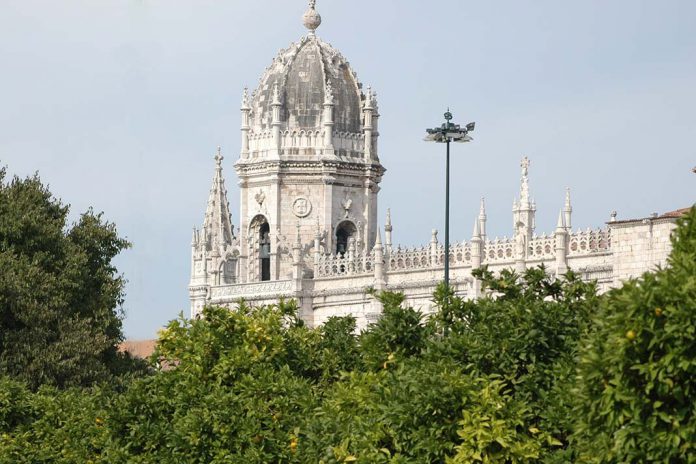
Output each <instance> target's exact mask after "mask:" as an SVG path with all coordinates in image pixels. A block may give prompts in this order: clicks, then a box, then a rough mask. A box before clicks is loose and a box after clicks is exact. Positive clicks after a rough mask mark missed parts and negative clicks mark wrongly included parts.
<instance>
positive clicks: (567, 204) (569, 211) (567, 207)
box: [563, 187, 573, 230]
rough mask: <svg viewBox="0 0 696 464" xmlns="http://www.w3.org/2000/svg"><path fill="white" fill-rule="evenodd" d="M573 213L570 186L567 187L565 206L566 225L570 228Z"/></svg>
mask: <svg viewBox="0 0 696 464" xmlns="http://www.w3.org/2000/svg"><path fill="white" fill-rule="evenodd" d="M572 213H573V207H572V206H570V188H568V187H566V194H565V205H564V206H563V214H564V216H565V226H566V228H567V229H568V230H570V229H571V228H572V226H571V224H570V216H571V214H572Z"/></svg>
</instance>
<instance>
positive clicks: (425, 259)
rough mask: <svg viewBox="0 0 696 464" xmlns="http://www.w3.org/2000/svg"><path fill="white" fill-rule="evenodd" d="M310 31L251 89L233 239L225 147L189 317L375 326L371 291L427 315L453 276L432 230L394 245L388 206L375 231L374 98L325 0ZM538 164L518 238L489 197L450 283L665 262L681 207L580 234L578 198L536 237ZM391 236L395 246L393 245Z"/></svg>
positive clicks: (475, 290)
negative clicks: (417, 243)
mask: <svg viewBox="0 0 696 464" xmlns="http://www.w3.org/2000/svg"><path fill="white" fill-rule="evenodd" d="M304 20H305V21H304V22H305V25H306V26H307V28H308V29H309V30H310V32H309V34H308V35H306V36H305V37H303V38H302V39H301V40H300V41H299V42H297V43H294V44H292V45H291V46H290V47H289V48H287V49H285V50H281V52H280V53H279V55H278V56H277V57H276V58H275V59H274V60H273V63H272V64H271V66H270V67H269V68H267V70H266V72H265V73H264V75H263V76H262V78H261V80H260V83H259V86H258V88H257V89H256V91H254V92H253V93H252V95H249V94H248V93H247V91H246V90H245V91H244V95H243V99H242V106H241V113H242V127H241V133H242V140H241V150H240V157H239V159H238V161H237V162H236V163H235V165H234V167H235V169H236V172H237V176H238V178H239V185H240V199H239V200H240V218H239V224H240V227H239V229H238V232H237V233H236V234H235V229H234V226H233V222H232V218H231V215H230V209H229V205H228V203H227V192H226V189H225V183H224V179H223V175H222V160H223V158H222V155H221V154H220V153H219V152H218V154H217V155H216V168H215V176H214V179H213V186H212V188H211V192H210V197H209V199H208V205H207V209H206V213H205V220H204V224H203V228H202V229H201V230H198V229H194V232H193V239H192V257H191V282H190V286H189V291H190V299H191V315H192V317H194V316H196V315H197V314H198V313H199V312H200V311H201V309H202V308H203V306H204V305H207V304H215V305H224V306H229V307H234V306H235V305H236V304H237V302H238V301H239V300H240V299H244V300H247V301H249V302H251V303H253V304H263V303H273V302H276V301H277V300H278V299H279V298H295V299H297V301H298V303H299V306H300V308H301V316H302V318H303V319H304V320H305V321H306V322H307V323H308V324H309V325H312V326H314V325H320V324H322V323H323V322H324V321H326V319H327V318H329V317H331V316H335V315H347V314H352V315H354V316H355V317H356V318H357V320H358V325H359V327H363V326H364V325H366V324H367V323H369V322H370V321H372V320H374V319H376V318H377V317H378V316H379V314H380V307H379V304H378V303H377V302H376V301H375V299H374V298H373V297H371V296H370V295H369V294H368V293H367V290H368V289H370V288H374V289H377V290H383V289H388V290H396V291H401V292H403V293H404V294H405V296H406V299H407V303H408V304H411V305H413V306H415V307H418V308H420V309H421V310H423V311H424V312H426V313H427V312H429V311H431V310H432V308H431V305H432V302H431V299H432V293H433V291H434V289H435V287H436V285H437V284H438V283H439V282H440V281H441V280H442V276H443V268H444V259H445V258H444V246H443V245H442V244H441V243H440V242H439V240H438V238H437V231H433V232H432V237H431V241H430V243H429V244H428V245H426V246H424V247H418V248H402V247H400V246H393V244H392V240H391V233H392V227H393V226H392V222H391V217H390V215H389V213H387V218H386V221H385V227H384V236H382V232H380V231H379V229H378V226H377V198H378V193H379V189H380V187H379V183H380V182H381V180H382V176H383V175H384V173H385V171H386V170H385V169H384V167H383V166H382V165H381V163H380V160H379V156H378V137H379V131H378V121H379V110H378V104H377V99H376V94H375V93H374V92H372V90H371V89H369V88H368V89H367V91H365V92H364V91H363V90H362V85H361V84H360V83H359V82H358V79H357V76H356V74H355V72H354V71H353V70H352V69H351V68H350V65H349V64H348V62H347V61H346V60H345V59H344V58H343V56H342V55H341V54H340V53H339V52H338V51H336V50H335V49H334V48H333V47H331V46H330V45H328V44H326V43H325V42H323V41H322V40H321V39H319V38H318V37H317V36H316V34H315V29H316V28H317V27H318V26H319V24H320V23H321V17H320V16H319V15H318V13H316V10H315V8H314V2H310V9H309V11H308V12H307V13H306V14H305V16H304ZM529 164H530V163H529V160H527V158H526V157H525V158H524V159H523V160H522V163H521V178H520V184H521V187H520V196H519V198H518V199H516V200H515V202H514V204H513V211H512V213H513V225H514V231H513V238H511V239H502V240H500V239H494V240H491V239H489V238H488V237H487V236H486V213H485V205H484V202H483V200H482V201H481V208H480V212H479V215H478V217H477V218H476V219H475V221H474V231H473V234H472V238H471V240H470V241H468V242H464V243H455V244H452V245H451V247H450V254H449V260H450V284H451V286H452V288H453V289H454V290H455V292H456V293H457V294H458V295H462V296H464V297H469V298H476V297H477V296H479V295H480V283H479V282H477V281H476V280H475V279H474V278H473V277H472V274H471V271H472V270H473V269H476V268H478V267H480V266H482V265H487V266H488V267H489V269H490V270H492V271H500V270H502V269H504V268H512V269H515V270H517V271H518V272H522V271H524V269H526V268H528V267H532V266H538V265H540V264H544V265H545V266H546V267H547V269H548V270H549V272H551V273H554V274H563V273H565V272H566V271H567V270H568V269H572V270H574V271H576V272H579V273H580V274H581V275H582V277H583V278H584V279H587V280H596V281H597V282H598V285H599V288H600V290H602V291H603V290H606V289H608V288H609V287H611V286H615V285H618V284H619V283H620V282H621V281H622V280H625V279H627V278H630V277H636V276H638V275H639V274H641V273H642V272H645V271H647V270H650V269H652V268H654V267H655V266H656V265H659V264H664V262H665V260H666V257H667V255H668V254H669V250H670V240H669V236H670V232H671V230H672V229H673V228H674V227H675V222H676V217H677V216H678V215H677V214H670V215H665V216H660V217H651V218H647V219H641V220H631V221H615V220H614V221H612V222H609V223H608V225H607V226H606V227H604V228H601V229H596V230H590V229H588V230H585V231H577V232H573V231H572V230H571V219H572V207H571V202H570V193H569V192H566V199H565V203H564V206H563V208H562V209H561V211H560V212H559V218H558V224H557V227H556V229H555V230H554V231H553V232H552V233H551V234H548V235H546V234H542V235H537V234H535V227H536V225H535V214H536V205H535V204H534V202H533V201H532V200H531V197H530V187H529ZM382 237H384V242H382Z"/></svg>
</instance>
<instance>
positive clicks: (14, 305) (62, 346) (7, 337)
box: [0, 169, 129, 388]
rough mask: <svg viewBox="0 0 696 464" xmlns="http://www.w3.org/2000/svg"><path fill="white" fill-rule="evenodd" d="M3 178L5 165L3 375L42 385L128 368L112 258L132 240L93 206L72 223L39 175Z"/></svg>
mask: <svg viewBox="0 0 696 464" xmlns="http://www.w3.org/2000/svg"><path fill="white" fill-rule="evenodd" d="M5 177H6V173H5V170H4V169H0V373H4V374H6V375H10V376H12V377H14V378H17V379H20V380H23V381H25V382H27V383H28V384H29V385H30V386H31V387H32V388H37V387H38V386H39V385H44V384H46V385H56V386H59V387H67V386H73V385H80V386H85V385H89V384H92V383H94V382H95V381H101V380H106V379H108V378H110V377H111V376H112V375H113V374H115V373H118V372H120V371H123V370H127V369H128V368H129V361H128V360H127V359H124V357H123V356H122V355H119V354H118V352H117V348H116V345H117V344H118V343H119V342H120V341H121V339H122V334H121V318H122V314H121V309H120V308H121V303H122V301H123V288H124V280H123V278H122V277H121V276H120V275H119V274H118V273H117V270H116V268H115V267H114V266H113V264H112V259H113V258H114V257H115V256H116V255H117V254H118V253H119V252H120V251H121V250H123V249H124V248H127V247H128V246H129V244H128V242H127V241H126V240H124V239H122V238H120V237H119V236H118V234H117V232H116V227H115V226H114V225H113V224H111V223H109V222H106V221H104V219H103V218H102V215H101V214H96V213H94V212H93V211H92V210H91V209H90V210H89V211H87V212H86V213H84V214H82V215H81V216H80V218H79V220H78V221H77V222H76V223H75V224H73V225H71V226H70V227H68V225H67V220H68V210H69V208H68V206H66V205H63V204H62V203H61V202H60V201H59V200H57V199H55V198H54V197H53V196H52V195H51V193H50V192H49V190H48V188H47V187H45V186H44V185H43V184H42V183H41V181H40V179H39V178H38V176H33V177H30V178H26V179H19V178H17V177H15V178H13V179H12V180H9V181H6V180H5Z"/></svg>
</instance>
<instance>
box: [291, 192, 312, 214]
mask: <svg viewBox="0 0 696 464" xmlns="http://www.w3.org/2000/svg"><path fill="white" fill-rule="evenodd" d="M292 212H293V214H294V215H295V216H297V217H298V218H303V217H307V216H309V213H311V212H312V202H311V201H309V199H307V198H305V197H297V198H295V201H293V202H292Z"/></svg>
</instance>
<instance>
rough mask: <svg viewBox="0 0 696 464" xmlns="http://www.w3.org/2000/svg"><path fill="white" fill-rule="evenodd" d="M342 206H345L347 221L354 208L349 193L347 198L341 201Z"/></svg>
mask: <svg viewBox="0 0 696 464" xmlns="http://www.w3.org/2000/svg"><path fill="white" fill-rule="evenodd" d="M341 206H343V209H344V210H345V215H344V216H343V217H344V219H345V218H347V217H348V213H350V207H351V206H353V200H352V199H351V198H350V194H349V193H348V192H346V196H345V197H344V198H343V200H342V201H341Z"/></svg>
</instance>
